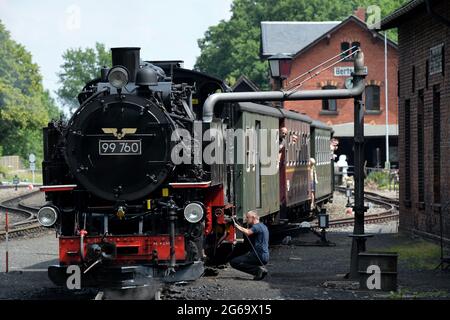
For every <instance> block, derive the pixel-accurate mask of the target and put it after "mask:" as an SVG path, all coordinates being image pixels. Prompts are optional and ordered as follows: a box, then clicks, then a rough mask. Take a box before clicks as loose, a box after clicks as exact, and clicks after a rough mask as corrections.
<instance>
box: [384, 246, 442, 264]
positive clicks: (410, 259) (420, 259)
mask: <svg viewBox="0 0 450 320" xmlns="http://www.w3.org/2000/svg"><path fill="white" fill-rule="evenodd" d="M382 250H383V252H388V253H398V255H399V262H401V263H404V264H405V266H406V267H407V268H408V269H411V270H434V269H435V268H436V266H437V265H438V264H439V259H440V254H441V251H440V247H439V246H438V245H436V244H434V243H432V242H429V241H425V240H414V241H407V242H404V243H401V244H398V245H395V246H390V247H388V248H383V249H382Z"/></svg>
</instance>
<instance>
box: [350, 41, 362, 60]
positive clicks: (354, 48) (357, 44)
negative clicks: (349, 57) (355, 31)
mask: <svg viewBox="0 0 450 320" xmlns="http://www.w3.org/2000/svg"><path fill="white" fill-rule="evenodd" d="M352 48H353V50H352V53H355V52H356V51H358V50H359V49H360V48H361V43H359V42H357V41H355V42H352ZM353 57H355V56H354V55H353Z"/></svg>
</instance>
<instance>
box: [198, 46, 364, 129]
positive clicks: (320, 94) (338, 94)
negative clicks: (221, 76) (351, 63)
mask: <svg viewBox="0 0 450 320" xmlns="http://www.w3.org/2000/svg"><path fill="white" fill-rule="evenodd" d="M364 76H365V73H364V54H363V52H361V51H360V52H358V53H357V55H356V58H355V69H354V73H353V88H351V89H334V90H302V91H297V92H293V93H289V92H285V91H263V92H231V93H215V94H212V95H210V96H209V97H208V99H207V100H206V101H205V104H204V106H203V122H212V120H213V115H214V108H215V106H216V104H217V103H219V102H257V101H299V100H321V99H349V98H353V97H357V96H359V95H361V94H362V93H363V92H364V89H365V87H366V86H365V83H364Z"/></svg>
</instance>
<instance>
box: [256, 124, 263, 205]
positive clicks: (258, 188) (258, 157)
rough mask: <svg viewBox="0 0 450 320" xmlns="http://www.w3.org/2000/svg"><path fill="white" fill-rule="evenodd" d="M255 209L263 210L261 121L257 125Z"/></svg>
mask: <svg viewBox="0 0 450 320" xmlns="http://www.w3.org/2000/svg"><path fill="white" fill-rule="evenodd" d="M255 131H256V134H255V183H256V185H255V207H256V208H262V203H261V121H256V123H255Z"/></svg>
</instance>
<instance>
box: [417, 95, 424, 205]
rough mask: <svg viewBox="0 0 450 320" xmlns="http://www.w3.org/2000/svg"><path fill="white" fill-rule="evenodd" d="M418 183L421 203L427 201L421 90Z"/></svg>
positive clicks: (419, 98) (418, 134) (419, 96)
mask: <svg viewBox="0 0 450 320" xmlns="http://www.w3.org/2000/svg"><path fill="white" fill-rule="evenodd" d="M417 100H418V101H417V102H418V103H417V150H418V152H417V153H418V154H417V171H418V172H417V185H418V193H419V194H418V198H419V203H423V202H425V158H424V156H425V155H424V151H425V134H424V133H425V131H424V127H423V126H424V110H423V109H424V96H423V90H419V94H418V99H417Z"/></svg>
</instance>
